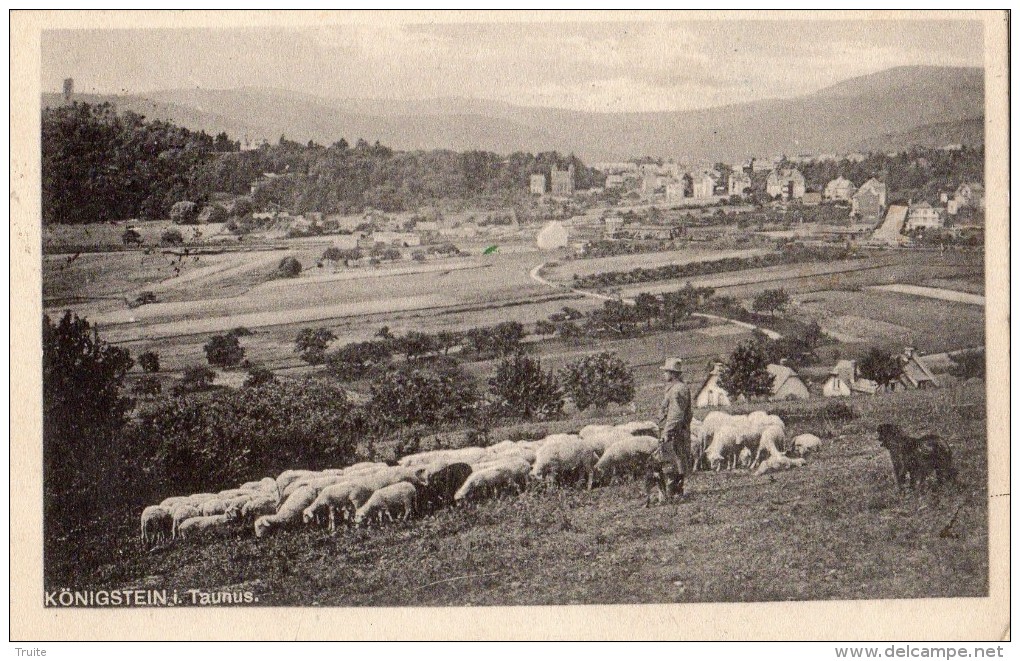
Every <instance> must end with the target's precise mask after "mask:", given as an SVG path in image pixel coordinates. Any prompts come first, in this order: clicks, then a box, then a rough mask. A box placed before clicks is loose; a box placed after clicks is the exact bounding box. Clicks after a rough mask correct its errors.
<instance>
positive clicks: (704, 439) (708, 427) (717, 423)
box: [691, 411, 733, 449]
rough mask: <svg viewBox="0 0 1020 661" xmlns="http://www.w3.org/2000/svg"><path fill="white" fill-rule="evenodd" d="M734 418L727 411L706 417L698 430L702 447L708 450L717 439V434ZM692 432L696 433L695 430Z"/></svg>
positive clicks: (713, 413) (711, 413)
mask: <svg viewBox="0 0 1020 661" xmlns="http://www.w3.org/2000/svg"><path fill="white" fill-rule="evenodd" d="M732 417H733V416H731V415H730V414H729V413H727V412H726V411H712V412H710V413H709V414H708V415H706V416H705V418H704V420H702V421H701V424H700V425H699V430H698V433H699V436H700V439H699V440H700V441H701V447H703V448H705V449H708V446H709V445H711V444H712V439H713V438H715V433H716V432H717V431H718V430H719V429H721V428H722V427H723V426H724V425H727V424H729V422H730V419H731V418H732ZM691 431H692V432H693V431H694V430H693V428H692V430H691Z"/></svg>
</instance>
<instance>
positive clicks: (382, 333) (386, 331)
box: [375, 326, 393, 340]
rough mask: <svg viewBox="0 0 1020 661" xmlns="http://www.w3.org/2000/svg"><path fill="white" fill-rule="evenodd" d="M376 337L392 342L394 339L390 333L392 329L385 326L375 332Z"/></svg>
mask: <svg viewBox="0 0 1020 661" xmlns="http://www.w3.org/2000/svg"><path fill="white" fill-rule="evenodd" d="M375 336H376V337H378V338H379V339H382V340H392V339H393V333H392V332H390V327H389V326H383V327H382V328H380V329H379V330H377V331H376V332H375Z"/></svg>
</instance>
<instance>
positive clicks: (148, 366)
mask: <svg viewBox="0 0 1020 661" xmlns="http://www.w3.org/2000/svg"><path fill="white" fill-rule="evenodd" d="M138 364H139V365H141V366H142V369H143V370H145V371H146V372H158V371H159V354H158V353H156V352H155V351H146V352H145V353H143V354H140V355H139V356H138Z"/></svg>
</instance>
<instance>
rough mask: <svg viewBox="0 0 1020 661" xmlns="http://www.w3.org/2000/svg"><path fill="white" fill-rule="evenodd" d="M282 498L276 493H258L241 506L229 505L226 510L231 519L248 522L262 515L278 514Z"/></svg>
mask: <svg viewBox="0 0 1020 661" xmlns="http://www.w3.org/2000/svg"><path fill="white" fill-rule="evenodd" d="M279 506H280V499H279V498H278V497H277V495H276V494H275V493H273V494H261V495H257V496H255V497H254V498H252V499H251V500H249V501H248V502H247V503H244V504H243V505H241V506H240V507H228V508H227V510H226V511H225V512H224V514H226V515H227V516H229V517H230V518H231V520H241V521H244V522H245V523H246V524H247V523H249V522H251V521H254V520H255V519H257V518H258V517H260V516H264V515H267V514H276V510H277V509H278V508H279Z"/></svg>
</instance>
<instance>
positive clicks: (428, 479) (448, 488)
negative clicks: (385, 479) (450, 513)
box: [415, 463, 471, 513]
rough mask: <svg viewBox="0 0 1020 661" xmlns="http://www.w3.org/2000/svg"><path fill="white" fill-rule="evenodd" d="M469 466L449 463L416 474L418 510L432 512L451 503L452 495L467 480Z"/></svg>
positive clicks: (469, 470) (469, 472) (469, 473)
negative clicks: (433, 469)
mask: <svg viewBox="0 0 1020 661" xmlns="http://www.w3.org/2000/svg"><path fill="white" fill-rule="evenodd" d="M470 475H471V466H469V465H468V464H464V463H456V464H450V465H448V466H443V467H442V468H440V469H439V470H436V471H430V470H429V469H427V468H426V469H422V470H420V471H419V474H418V478H419V479H418V484H415V486H416V487H418V502H417V508H418V511H420V512H423V513H430V512H434V511H435V510H437V509H440V508H443V507H447V506H449V505H452V504H453V496H454V494H455V493H457V490H458V489H460V487H461V486H462V485H463V484H464V483H465V482H467V479H468V476H470Z"/></svg>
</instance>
